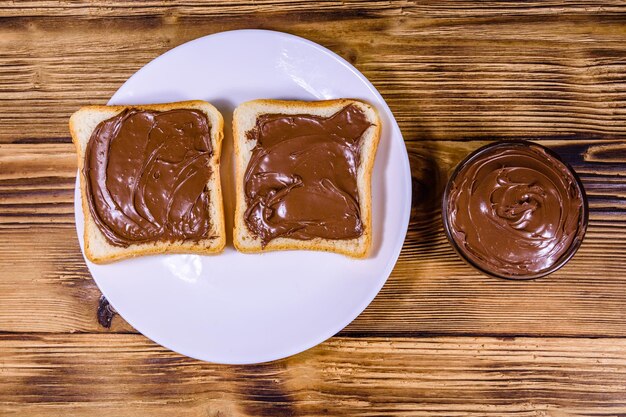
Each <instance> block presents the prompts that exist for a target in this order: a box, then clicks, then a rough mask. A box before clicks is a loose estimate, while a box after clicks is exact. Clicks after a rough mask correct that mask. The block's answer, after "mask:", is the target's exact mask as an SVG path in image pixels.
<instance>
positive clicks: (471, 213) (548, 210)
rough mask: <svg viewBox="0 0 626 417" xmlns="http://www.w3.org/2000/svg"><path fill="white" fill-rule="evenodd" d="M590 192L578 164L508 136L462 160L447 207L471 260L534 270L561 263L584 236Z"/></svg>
mask: <svg viewBox="0 0 626 417" xmlns="http://www.w3.org/2000/svg"><path fill="white" fill-rule="evenodd" d="M583 193H584V191H582V187H581V186H580V185H579V183H578V182H577V180H576V178H575V177H574V175H573V174H572V172H571V171H570V170H569V169H568V168H567V167H566V166H565V164H563V163H562V162H561V161H560V160H559V159H558V158H557V157H556V156H554V155H552V154H551V153H549V152H547V151H546V150H545V149H544V148H542V147H540V146H538V145H534V144H531V143H529V142H511V143H506V142H505V143H500V144H498V145H495V146H491V147H487V148H485V149H484V150H482V151H478V152H477V153H476V154H475V156H473V157H470V158H469V160H468V161H467V162H465V163H463V165H462V166H461V167H460V168H459V170H458V172H457V174H456V176H455V177H454V178H453V179H452V181H451V184H450V186H449V191H448V195H447V200H446V201H445V202H444V205H445V207H444V209H445V211H447V214H446V213H444V215H447V216H448V218H447V226H448V232H449V234H450V235H451V237H452V239H453V240H454V242H456V245H457V247H458V249H459V251H461V252H462V253H463V254H464V255H465V256H466V257H467V258H468V260H469V261H470V262H472V263H474V264H475V265H476V266H478V267H479V268H481V269H483V270H485V271H486V272H489V273H491V274H494V275H497V276H504V277H509V278H515V277H532V276H537V275H542V274H544V273H547V272H551V271H550V269H551V268H552V267H558V266H560V265H561V264H562V263H563V262H564V261H566V260H567V259H564V258H567V257H568V255H571V254H572V251H571V249H572V248H573V247H574V250H575V248H577V247H578V245H579V244H580V240H582V238H583V235H584V232H585V228H586V213H587V211H586V208H585V203H584V200H583V199H584V197H583ZM546 271H547V272H546Z"/></svg>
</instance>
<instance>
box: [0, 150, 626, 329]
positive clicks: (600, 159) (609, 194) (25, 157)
mask: <svg viewBox="0 0 626 417" xmlns="http://www.w3.org/2000/svg"><path fill="white" fill-rule="evenodd" d="M483 143H484V142H479V141H470V142H453V141H449V142H437V141H422V142H411V143H409V155H410V161H411V165H412V175H413V187H414V204H413V212H412V219H411V223H410V227H409V232H408V235H407V238H406V241H405V245H404V250H403V252H402V254H401V256H400V260H399V262H398V264H397V266H396V268H395V270H394V272H393V274H392V276H391V277H390V279H389V281H388V282H387V284H386V285H385V287H384V288H383V289H382V291H381V293H380V294H379V296H378V297H377V298H376V299H375V300H374V302H373V303H372V304H371V305H370V306H369V308H368V309H367V310H366V311H365V312H364V313H363V314H362V315H361V316H360V317H359V318H358V319H357V320H356V321H355V322H354V323H352V324H351V325H350V326H349V327H348V328H347V329H346V330H344V334H346V335H362V336H366V335H398V334H403V333H405V332H409V333H411V334H417V333H434V334H496V335H552V336H554V335H556V336H625V335H626V310H624V308H623V306H624V304H625V303H626V292H624V291H622V288H624V286H625V285H626V221H625V219H624V210H625V209H626V203H625V201H626V175H625V171H624V170H625V165H624V163H623V161H624V158H625V157H624V154H625V150H626V143H624V142H615V141H609V142H602V141H591V142H584V141H550V142H544V143H546V144H548V145H550V146H551V147H552V148H553V149H555V150H557V151H558V152H559V153H560V154H561V155H562V156H563V157H564V158H565V159H566V160H567V161H568V162H570V163H571V164H572V165H573V166H574V167H575V168H576V170H577V171H578V172H579V173H580V174H581V176H582V178H583V181H584V183H585V186H586V188H587V191H588V194H589V197H590V206H591V208H592V214H591V222H590V226H589V231H588V234H587V237H586V240H585V243H584V244H583V246H582V247H581V249H580V252H579V253H578V255H577V256H576V257H575V258H574V259H573V260H572V261H571V262H570V263H569V264H568V265H567V266H566V267H565V268H563V269H562V270H561V271H559V272H557V273H555V274H554V275H552V276H550V277H547V278H544V279H540V280H537V281H536V282H509V281H502V280H496V279H493V278H488V277H485V276H482V275H480V274H478V273H476V272H474V271H473V270H472V269H471V268H470V267H468V266H466V265H465V264H464V263H463V262H462V261H461V260H460V259H459V258H458V256H457V255H456V254H455V253H454V252H453V250H452V248H451V247H450V245H449V244H448V242H447V241H446V239H445V236H444V235H443V231H442V226H441V220H440V209H439V204H440V201H441V200H440V199H441V192H442V189H443V186H444V184H445V182H446V179H447V176H448V174H449V172H450V171H451V170H452V169H453V167H454V166H455V165H456V164H457V163H458V161H459V160H460V159H462V158H463V157H464V156H465V155H466V154H467V153H468V152H470V151H471V150H473V149H476V148H477V147H478V146H480V145H482V144H483ZM74 174H75V161H74V155H73V151H72V147H71V145H68V144H48V145H43V144H22V145H15V144H5V145H0V253H2V254H3V256H2V257H0V270H2V271H10V273H5V274H3V278H2V280H0V331H11V332H65V331H71V332H99V331H104V329H102V328H101V326H100V325H98V323H97V321H96V314H95V312H96V309H97V305H98V297H99V293H98V291H97V288H96V286H95V284H94V283H93V281H92V280H91V279H90V275H89V272H88V271H87V269H86V267H85V264H84V261H83V258H82V255H81V254H80V250H79V247H78V242H77V239H76V235H75V231H74V225H73V188H74V178H73V176H74ZM25 254H27V256H25ZM111 331H113V332H128V331H133V330H132V328H131V327H130V326H129V325H128V324H126V323H124V322H123V321H122V320H121V319H119V318H115V319H114V320H113V327H112V330H111Z"/></svg>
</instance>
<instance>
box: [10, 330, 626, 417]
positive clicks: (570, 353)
mask: <svg viewBox="0 0 626 417" xmlns="http://www.w3.org/2000/svg"><path fill="white" fill-rule="evenodd" d="M0 364H2V368H1V369H2V370H3V371H2V372H1V373H0V410H2V411H3V416H13V415H15V416H18V415H19V416H22V415H24V414H29V415H66V413H71V414H72V415H77V416H91V415H94V413H96V414H98V415H102V414H111V415H123V416H171V415H177V416H210V417H217V416H223V417H235V416H274V417H276V416H320V415H330V416H355V415H369V416H378V415H402V416H427V415H429V416H430V415H435V416H499V415H504V414H509V413H511V414H514V415H517V416H528V417H530V416H565V415H594V416H615V415H623V414H624V413H626V396H624V393H625V392H626V341H624V339H594V340H592V339H560V338H555V339H534V338H519V339H494V338H469V337H463V338H449V337H448V338H426V339H423V338H415V339H406V338H396V339H393V340H388V339H378V338H368V339H363V340H354V339H349V338H334V339H332V340H331V341H329V342H326V343H323V344H322V345H320V346H318V347H316V348H313V349H312V350H310V351H307V352H305V353H303V354H300V355H297V356H295V357H291V358H288V359H285V360H282V361H278V362H271V363H267V364H260V365H252V366H221V365H211V364H207V363H202V362H199V361H196V360H193V359H190V358H186V357H183V356H181V355H178V354H175V353H172V352H170V351H168V350H167V349H164V348H162V347H159V346H158V345H155V344H153V343H151V342H149V341H147V340H146V339H145V338H143V337H141V336H138V335H70V336H68V335H27V336H14V335H0Z"/></svg>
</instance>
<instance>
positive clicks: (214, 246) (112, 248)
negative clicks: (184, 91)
mask: <svg viewBox="0 0 626 417" xmlns="http://www.w3.org/2000/svg"><path fill="white" fill-rule="evenodd" d="M127 109H137V110H148V111H157V112H165V111H169V110H175V109H193V110H197V111H200V112H201V113H203V114H204V115H206V117H207V120H208V122H209V124H210V133H209V136H210V142H211V149H212V154H211V156H210V158H209V160H208V166H209V168H210V169H211V173H210V174H209V177H208V183H207V184H206V186H205V190H206V191H205V192H206V193H207V194H208V204H207V207H208V212H209V214H208V216H209V221H208V225H209V226H208V228H209V232H208V233H207V234H206V235H203V236H206V237H203V238H202V239H199V240H188V239H182V240H158V238H157V240H148V241H141V242H140V243H131V244H129V245H127V246H120V245H119V244H118V245H116V244H113V243H112V241H111V240H110V239H108V238H107V236H105V234H104V233H103V232H102V230H101V229H100V227H99V225H98V223H97V222H96V221H95V220H94V218H93V216H92V213H91V211H90V207H89V203H88V200H87V198H88V197H87V189H86V187H87V179H86V176H85V173H84V170H83V168H84V166H85V154H86V151H87V148H88V143H89V141H90V139H91V137H92V133H93V132H94V130H95V129H96V127H97V126H98V125H99V124H100V123H101V122H103V121H105V120H107V119H110V118H112V117H114V116H117V115H119V114H120V113H121V112H123V111H125V110H127ZM69 128H70V132H71V135H72V141H73V142H74V145H75V146H76V153H77V156H78V171H79V175H80V189H81V197H82V209H83V213H84V217H85V232H84V238H85V239H84V241H85V254H86V256H87V258H88V259H89V260H90V261H92V262H94V263H108V262H112V261H116V260H120V259H125V258H131V257H135V256H140V255H150V254H159V253H165V252H167V253H198V254H211V253H216V252H220V251H222V250H223V248H224V246H225V243H226V237H225V230H224V208H223V202H222V190H221V181H220V153H221V148H222V139H223V137H224V133H223V131H224V120H223V118H222V115H221V114H220V112H219V111H218V110H217V109H216V108H215V107H214V106H213V105H211V104H210V103H207V102H205V101H199V100H195V101H183V102H177V103H165V104H149V105H133V106H86V107H83V108H81V109H80V110H78V111H77V112H76V113H74V114H73V115H72V116H71V118H70V122H69ZM107 162H108V160H107Z"/></svg>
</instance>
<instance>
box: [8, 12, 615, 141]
mask: <svg viewBox="0 0 626 417" xmlns="http://www.w3.org/2000/svg"><path fill="white" fill-rule="evenodd" d="M230 3H231V2H225V1H223V2H218V3H216V4H214V5H209V6H207V5H200V4H199V3H195V2H188V3H187V2H185V4H181V5H179V6H171V7H170V6H162V5H161V3H160V2H142V3H140V4H138V5H136V3H134V2H133V4H132V8H131V5H130V4H129V3H125V2H110V3H106V2H99V3H98V2H94V3H93V4H91V3H90V4H83V5H81V4H73V5H71V6H70V7H65V8H61V7H57V6H58V3H56V2H45V1H44V2H34V3H31V4H29V5H28V7H24V8H19V9H18V8H12V7H0V15H1V16H4V17H3V18H2V19H0V115H2V116H0V120H1V121H2V125H3V129H2V130H1V131H0V141H1V142H5V143H6V142H12V141H30V140H32V139H33V138H46V140H57V139H58V138H61V137H62V138H66V137H67V119H68V117H69V115H70V114H71V113H72V112H73V111H75V110H76V109H77V108H78V107H80V106H81V105H84V104H90V103H99V104H102V103H105V102H106V101H107V100H108V98H110V97H111V95H112V94H113V93H114V92H115V90H116V89H117V88H118V87H119V86H120V85H121V84H122V83H123V82H124V81H125V80H126V79H127V78H128V77H129V76H130V75H132V74H133V73H134V72H135V71H136V70H138V69H139V68H140V67H141V66H143V65H144V64H146V63H147V62H149V61H150V60H152V59H153V58H155V57H156V56H158V55H160V54H161V53H163V52H165V51H166V50H168V49H170V48H172V47H174V46H176V45H179V44H181V43H183V42H186V41H188V40H191V39H194V38H197V37H199V36H203V35H207V34H210V33H215V32H219V31H222V30H231V29H238V28H242V27H259V28H265V29H275V30H283V31H287V32H291V33H294V34H296V35H301V36H304V37H307V38H309V39H311V40H313V41H316V42H319V43H321V44H322V45H325V46H327V47H329V48H331V49H332V50H334V51H336V52H337V53H339V54H340V55H341V56H343V57H345V58H346V59H348V60H349V61H351V62H353V63H354V64H355V65H356V66H357V67H358V68H359V69H360V70H362V71H363V72H364V74H365V75H366V76H367V77H368V78H369V79H370V80H371V81H372V82H373V83H374V85H375V86H376V87H377V88H378V89H379V90H380V91H381V93H382V94H383V95H384V97H385V98H386V99H387V100H388V102H389V104H390V106H391V108H392V109H393V111H394V113H395V115H396V117H397V118H398V121H399V123H400V126H401V128H402V130H403V132H404V134H405V135H406V137H407V138H409V139H437V140H457V139H459V140H461V139H468V138H474V139H478V138H491V137H499V136H506V137H528V136H532V137H550V138H557V137H576V138H579V139H593V138H597V137H599V138H602V139H606V138H609V137H617V138H621V139H623V138H624V137H625V136H626V118H625V117H624V115H626V77H625V75H624V74H626V60H625V59H624V58H625V57H626V42H625V40H626V25H624V22H623V10H624V4H623V2H617V1H615V2H607V5H606V7H604V6H599V5H593V4H592V3H587V2H577V3H575V4H571V3H568V2H563V3H561V2H549V3H546V4H538V3H524V4H522V5H516V4H512V3H504V4H495V3H494V4H493V5H491V6H483V5H482V4H478V5H472V4H469V3H463V2H457V3H449V4H446V5H443V6H441V5H438V4H437V3H434V2H433V3H429V2H426V3H423V4H422V3H421V2H420V4H417V5H415V4H409V3H405V2H395V3H394V2H373V3H371V4H370V3H368V2H358V3H355V4H352V3H350V4H343V3H341V2H330V3H328V4H324V5H322V6H320V7H315V8H311V7H310V6H309V5H307V4H306V2H295V3H292V2H278V1H266V2H263V3H260V4H259V3H256V2H255V3H240V4H230ZM252 11H253V13H251V14H250V13H247V12H252ZM620 12H622V13H620ZM48 13H50V14H51V16H48ZM102 16H110V17H111V18H105V19H101V18H99V17H102ZM114 17H117V18H114ZM564 34H567V36H564Z"/></svg>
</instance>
